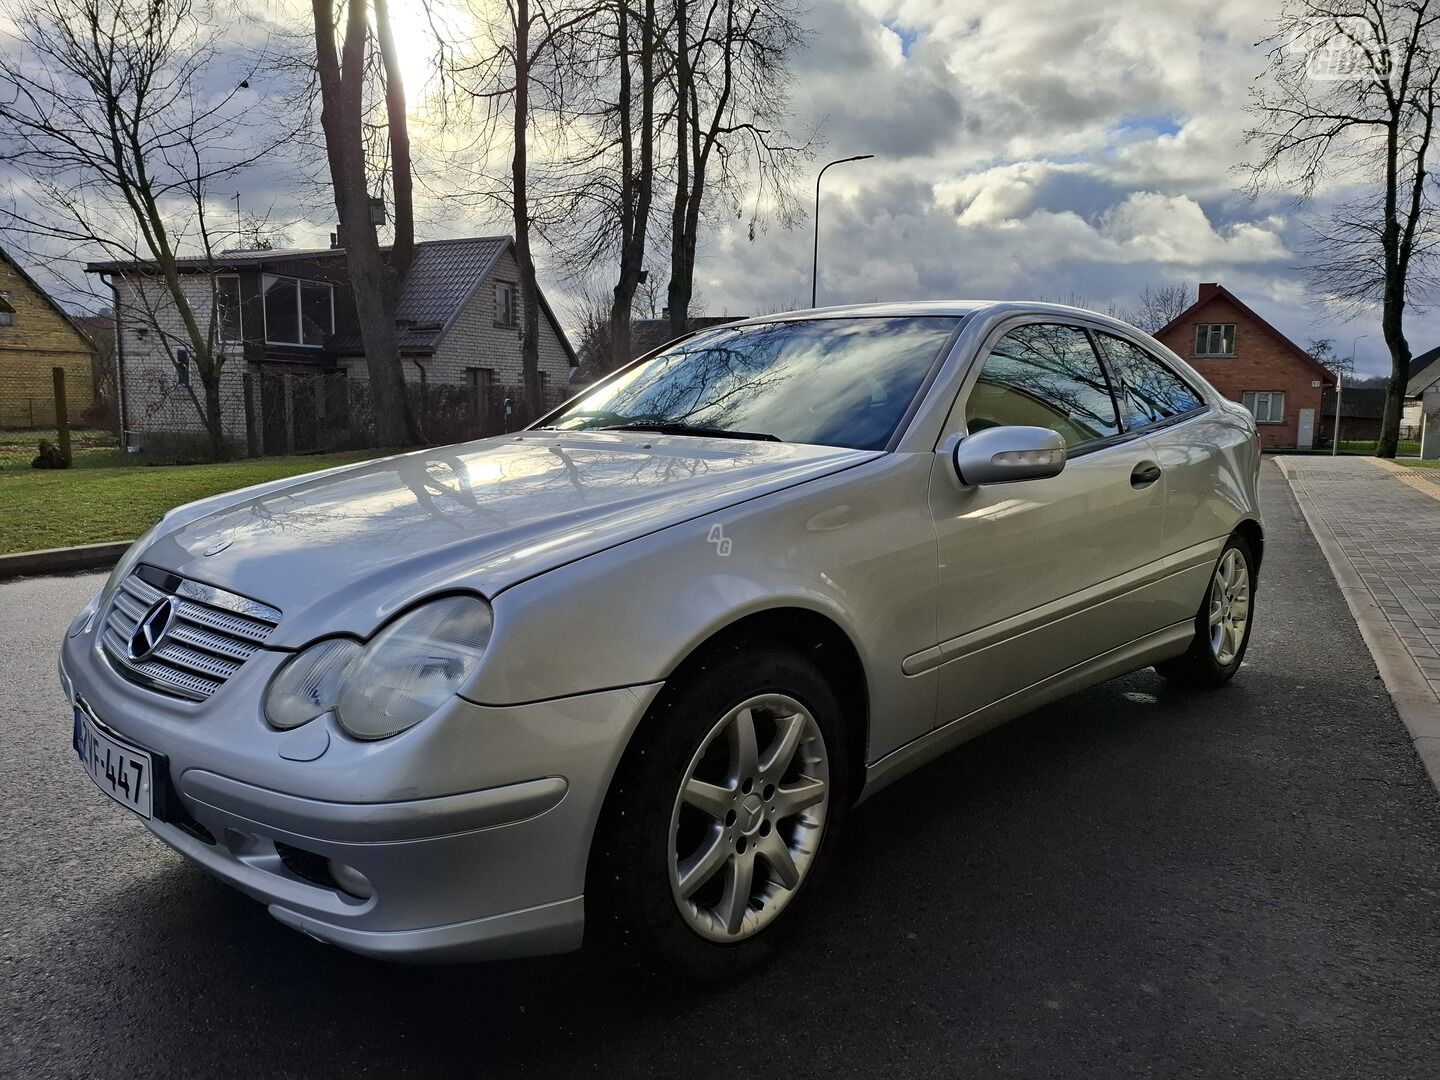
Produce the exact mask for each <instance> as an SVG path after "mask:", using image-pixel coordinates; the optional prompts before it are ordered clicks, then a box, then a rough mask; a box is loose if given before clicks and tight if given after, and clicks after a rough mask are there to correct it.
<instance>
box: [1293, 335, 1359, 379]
mask: <svg viewBox="0 0 1440 1080" xmlns="http://www.w3.org/2000/svg"><path fill="white" fill-rule="evenodd" d="M1305 351H1306V352H1307V353H1309V354H1310V358H1311V359H1312V360H1314V361H1315V362H1316V363H1317V364H1319V365H1320V366H1321V367H1323V368H1325V369H1326V370H1327V371H1333V372H1334V373H1335V374H1336V375H1339V376H1340V377H1341V378H1342V379H1343V380H1344V385H1345V386H1347V387H1348V386H1350V385H1352V384H1353V382H1354V375H1355V357H1353V356H1341V355H1340V354H1339V353H1337V352H1336V351H1335V339H1334V338H1311V339H1310V344H1308V345H1306V346H1305Z"/></svg>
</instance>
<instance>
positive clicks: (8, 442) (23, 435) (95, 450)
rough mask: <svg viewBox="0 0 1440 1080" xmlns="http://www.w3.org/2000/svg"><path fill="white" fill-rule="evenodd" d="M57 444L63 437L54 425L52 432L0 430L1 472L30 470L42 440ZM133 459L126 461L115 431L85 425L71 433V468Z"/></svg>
mask: <svg viewBox="0 0 1440 1080" xmlns="http://www.w3.org/2000/svg"><path fill="white" fill-rule="evenodd" d="M41 439H46V440H48V441H49V442H52V443H58V442H59V441H60V438H59V436H58V435H56V433H55V430H54V429H53V428H52V429H51V430H49V431H0V473H5V472H11V471H14V470H17V469H24V470H25V471H26V472H29V471H30V462H31V461H33V460H34V459H35V454H36V453H37V452H38V450H39V448H40V440H41ZM134 464H135V461H134V459H133V458H132V459H131V460H129V461H126V460H125V455H124V454H122V453H120V451H119V449H118V448H117V447H116V445H115V433H114V432H113V431H96V430H93V429H91V428H82V429H78V430H73V431H71V432H70V467H71V468H72V469H93V468H109V467H112V466H117V465H134Z"/></svg>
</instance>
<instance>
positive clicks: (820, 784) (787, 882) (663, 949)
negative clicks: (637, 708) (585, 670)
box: [588, 646, 849, 979]
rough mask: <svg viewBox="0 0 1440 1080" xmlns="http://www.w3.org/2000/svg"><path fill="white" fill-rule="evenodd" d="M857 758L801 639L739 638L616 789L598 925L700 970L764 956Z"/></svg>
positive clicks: (815, 859) (606, 814)
mask: <svg viewBox="0 0 1440 1080" xmlns="http://www.w3.org/2000/svg"><path fill="white" fill-rule="evenodd" d="M847 764H848V763H847V762H846V760H845V740H844V738H843V733H842V730H841V720H840V710H839V707H838V704H837V702H836V700H835V697H834V694H833V692H832V691H831V689H830V687H829V686H828V685H827V683H826V682H825V680H824V678H823V677H822V676H821V675H820V674H819V672H818V671H816V670H815V668H814V667H813V666H811V665H810V664H809V663H808V662H807V661H805V660H804V659H802V658H801V657H800V656H799V655H798V654H796V653H793V652H791V651H790V650H789V649H786V648H784V647H783V646H776V647H770V648H759V647H756V646H747V647H740V648H737V649H734V650H733V651H730V652H728V653H726V654H725V655H724V656H722V657H720V658H719V659H718V660H717V661H716V662H715V663H713V664H707V665H705V666H703V667H699V668H697V669H696V670H694V671H692V672H691V673H690V674H689V675H687V676H684V677H682V679H681V680H680V681H679V682H678V683H676V684H675V685H673V686H668V687H667V688H666V690H665V691H664V692H662V697H661V698H660V699H659V700H657V702H656V705H655V707H653V708H652V710H651V713H650V715H649V716H648V717H647V718H646V722H645V724H644V725H643V727H642V728H641V730H640V731H638V732H637V733H636V736H635V739H634V740H633V742H632V746H631V748H630V750H629V751H627V753H626V756H625V760H624V761H623V762H622V763H621V766H620V770H619V773H618V774H617V777H616V781H615V784H614V785H613V786H612V790H611V792H610V795H609V796H608V797H607V799H606V803H605V808H604V810H603V812H602V820H601V822H600V826H599V829H598V831H597V841H596V850H595V854H594V857H593V858H592V860H591V873H590V883H589V889H588V891H589V893H590V900H591V909H592V918H593V919H594V920H595V922H594V923H592V927H595V928H599V929H604V930H606V931H608V932H609V933H610V934H611V935H612V936H613V937H614V939H615V940H616V941H617V942H618V944H619V945H620V946H621V948H622V949H623V950H624V951H625V952H626V953H627V954H628V955H629V956H630V957H631V958H632V959H634V960H636V961H638V962H639V963H641V964H642V965H643V966H646V967H655V968H660V969H666V970H669V971H671V972H675V973H679V974H683V975H685V976H688V977H692V978H701V979H715V978H723V977H726V976H729V975H733V974H736V973H738V972H740V971H743V970H746V969H748V968H750V967H753V966H755V965H756V964H758V963H761V962H763V961H764V960H766V959H767V958H768V957H769V956H770V955H771V954H772V953H773V952H774V950H775V948H776V946H777V945H778V944H779V941H780V939H781V937H782V936H783V935H784V934H786V933H788V932H789V930H790V928H791V925H792V924H793V921H794V911H793V910H792V909H794V908H795V907H796V905H797V901H798V900H799V899H800V898H801V897H802V896H803V895H805V894H806V893H807V890H808V889H809V888H810V887H811V886H812V885H813V879H814V877H815V874H816V870H817V868H818V865H819V863H820V861H821V856H822V853H823V852H828V850H829V849H830V848H832V847H833V845H834V834H835V831H836V829H837V827H838V824H839V818H840V816H841V815H842V814H843V812H844V808H845V805H846V800H847V798H848V794H849V792H848V790H847V785H846V782H845V780H846V768H847Z"/></svg>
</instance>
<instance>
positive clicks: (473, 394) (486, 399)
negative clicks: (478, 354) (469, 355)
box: [465, 367, 495, 420]
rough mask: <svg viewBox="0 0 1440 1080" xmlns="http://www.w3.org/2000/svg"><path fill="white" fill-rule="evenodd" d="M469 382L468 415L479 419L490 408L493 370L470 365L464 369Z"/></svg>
mask: <svg viewBox="0 0 1440 1080" xmlns="http://www.w3.org/2000/svg"><path fill="white" fill-rule="evenodd" d="M465 377H466V379H468V380H469V383H470V416H471V419H474V420H480V419H482V418H484V417H485V416H486V414H487V413H488V412H489V410H490V400H491V395H492V394H494V392H495V372H494V371H492V370H491V369H490V368H483V367H472V368H466V369H465Z"/></svg>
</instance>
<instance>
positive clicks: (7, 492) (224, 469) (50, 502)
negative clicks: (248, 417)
mask: <svg viewBox="0 0 1440 1080" xmlns="http://www.w3.org/2000/svg"><path fill="white" fill-rule="evenodd" d="M6 434H7V435H8V434H9V433H6ZM33 434H34V433H32V432H26V435H27V436H30V435H33ZM32 445H33V444H32ZM379 453H380V452H379V451H367V450H357V451H352V452H350V453H344V454H311V455H307V456H304V457H272V458H255V459H252V460H247V461H232V462H226V463H224V464H221V465H163V466H162V465H155V466H143V465H142V466H130V467H128V468H127V467H116V468H96V469H75V468H70V469H55V470H50V469H32V468H30V467H29V458H27V459H26V462H25V468H24V469H6V468H0V554H9V553H10V552H14V551H34V550H36V549H38V548H54V547H69V546H70V545H72V544H98V543H101V542H103V541H106V540H133V539H134V538H135V537H137V536H139V535H140V534H141V533H142V532H144V531H145V530H146V529H148V528H149V527H150V526H151V525H153V524H154V523H155V522H156V520H158V519H159V517H160V515H161V514H163V513H165V511H166V510H169V509H170V508H171V507H174V506H179V505H180V504H181V503H187V502H193V501H194V500H196V499H203V498H205V497H206V496H207V495H218V494H219V493H220V492H222V491H233V490H234V489H235V488H239V487H247V486H249V485H250V484H263V483H265V482H266V481H267V480H279V479H282V478H284V477H287V476H297V475H299V474H300V473H307V472H313V471H314V470H316V469H328V468H330V467H331V466H333V465H345V464H347V463H349V462H352V461H364V460H366V459H367V458H372V457H376V456H379ZM31 456H32V457H33V456H34V452H33V450H32V451H31Z"/></svg>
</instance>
